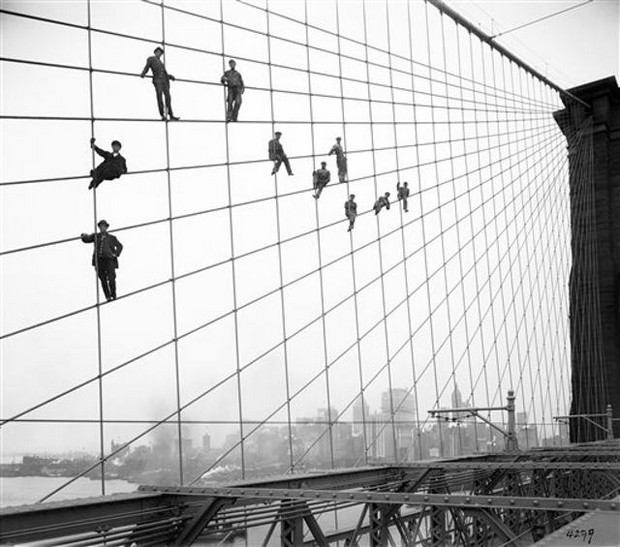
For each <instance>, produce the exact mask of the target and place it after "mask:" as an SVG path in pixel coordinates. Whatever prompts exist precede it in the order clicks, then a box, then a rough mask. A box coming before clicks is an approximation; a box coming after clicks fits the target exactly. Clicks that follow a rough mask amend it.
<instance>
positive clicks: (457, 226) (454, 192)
mask: <svg viewBox="0 0 620 547" xmlns="http://www.w3.org/2000/svg"><path fill="white" fill-rule="evenodd" d="M439 18H440V22H441V43H442V46H443V47H442V48H441V51H442V61H443V74H444V82H445V85H446V87H445V92H446V106H448V107H450V106H451V102H452V98H451V97H450V88H449V87H448V61H447V56H446V34H445V24H444V14H443V13H440V15H439ZM454 26H455V28H456V30H457V31H458V28H457V27H456V23H455V24H454ZM457 55H459V56H460V51H457ZM458 62H459V64H460V59H459V60H458ZM459 74H460V72H459ZM461 88H462V82H461V81H460V80H459V90H461ZM461 93H462V91H461ZM461 99H462V94H461ZM461 106H462V101H461ZM451 112H452V109H451V108H448V110H447V113H446V115H447V118H448V124H447V125H448V128H447V129H448V151H449V152H448V153H449V156H450V158H452V157H454V150H453V146H452V142H453V141H452V127H453V125H455V124H454V123H453V121H452V118H451ZM459 115H460V116H463V111H462V110H461V111H459ZM450 179H451V181H452V184H451V190H452V204H453V206H454V225H455V227H454V231H455V232H456V242H457V247H458V249H462V247H461V230H460V224H459V218H458V215H459V212H458V204H457V197H456V196H457V189H456V177H455V171H454V161H450ZM437 197H438V198H439V194H438V196H437ZM439 215H440V216H441V211H440V212H439ZM442 231H443V230H442ZM441 240H442V244H443V240H444V238H443V236H442V238H441ZM458 266H459V278H460V283H459V285H460V286H461V291H460V293H461V295H462V303H463V309H465V291H464V287H463V255H462V253H460V252H459V253H458ZM446 268H447V264H445V265H444V285H445V288H446V294H448V291H451V290H452V289H451V288H450V287H449V286H448V273H447V271H446ZM446 308H447V311H448V328H449V329H450V333H452V332H453V330H454V325H453V322H452V315H451V313H450V304H449V303H447V304H446ZM466 351H467V360H468V361H469V360H470V355H469V346H468V347H467V348H466ZM455 361H456V359H455V353H454V344H453V343H452V336H450V362H451V363H452V385H453V390H454V391H453V392H454V393H456V392H457V389H458V384H457V381H456V366H455ZM450 406H455V405H453V404H451V405H450ZM457 424H459V422H457ZM457 434H458V443H459V447H458V452H459V454H461V453H463V439H462V435H461V428H460V427H458V428H457ZM455 455H456V454H455Z"/></svg>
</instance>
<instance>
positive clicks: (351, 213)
mask: <svg viewBox="0 0 620 547" xmlns="http://www.w3.org/2000/svg"><path fill="white" fill-rule="evenodd" d="M344 216H346V217H347V218H348V219H349V229H348V230H347V232H350V231H351V230H353V227H354V225H355V219H356V218H357V203H355V194H351V195H350V196H349V199H348V200H347V201H345V202H344Z"/></svg>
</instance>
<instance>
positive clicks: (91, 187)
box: [88, 181, 95, 190]
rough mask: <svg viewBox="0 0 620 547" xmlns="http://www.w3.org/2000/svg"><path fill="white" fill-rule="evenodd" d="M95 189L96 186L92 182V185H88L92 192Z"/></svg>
mask: <svg viewBox="0 0 620 547" xmlns="http://www.w3.org/2000/svg"><path fill="white" fill-rule="evenodd" d="M94 187H95V185H94V184H93V183H92V181H91V183H90V184H89V185H88V189H89V190H92V189H93V188H94Z"/></svg>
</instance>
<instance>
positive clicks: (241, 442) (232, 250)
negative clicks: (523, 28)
mask: <svg viewBox="0 0 620 547" xmlns="http://www.w3.org/2000/svg"><path fill="white" fill-rule="evenodd" d="M220 31H221V33H222V42H221V45H222V69H223V70H224V71H225V70H226V55H225V52H226V48H225V45H226V42H225V39H224V0H220ZM226 93H227V88H226V87H224V89H223V93H222V95H223V96H224V100H225V101H226ZM225 105H226V106H225V108H226V109H227V110H226V117H228V103H227V101H226V102H225ZM235 123H237V122H235ZM228 126H229V123H226V122H225V123H224V131H225V133H224V135H225V138H226V186H227V192H228V228H229V230H230V268H231V276H232V297H233V324H234V330H235V366H236V374H235V376H236V379H237V413H238V415H239V452H240V459H241V477H242V478H244V479H245V433H244V424H243V399H242V389H241V360H240V356H239V311H238V300H237V267H236V265H237V262H236V259H235V233H234V220H233V198H232V184H231V180H230V138H229V127H228Z"/></svg>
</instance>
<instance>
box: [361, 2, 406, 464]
mask: <svg viewBox="0 0 620 547" xmlns="http://www.w3.org/2000/svg"><path fill="white" fill-rule="evenodd" d="M362 13H363V18H364V52H365V60H366V84H367V86H368V116H369V123H370V148H371V150H372V173H373V175H372V179H373V182H374V188H375V196H377V197H379V190H378V185H377V160H376V152H375V129H374V123H373V115H372V88H371V87H370V85H371V84H370V64H369V58H368V28H367V26H368V23H367V17H366V0H362ZM384 214H385V213H384ZM375 222H376V224H377V238H378V239H377V246H378V254H379V271H380V273H381V280H380V284H381V305H382V308H381V309H382V313H383V336H384V337H385V357H386V362H387V376H388V389H389V395H390V396H389V404H390V420H389V422H390V428H391V431H392V453H393V457H394V460H396V458H397V455H398V450H397V445H396V440H397V439H396V426H395V424H394V393H393V391H394V390H393V389H392V367H391V363H390V343H389V337H388V329H387V310H386V306H385V279H384V275H385V272H384V270H383V256H382V249H381V223H380V221H379V216H378V215H377V216H376V219H375Z"/></svg>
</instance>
